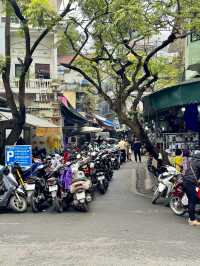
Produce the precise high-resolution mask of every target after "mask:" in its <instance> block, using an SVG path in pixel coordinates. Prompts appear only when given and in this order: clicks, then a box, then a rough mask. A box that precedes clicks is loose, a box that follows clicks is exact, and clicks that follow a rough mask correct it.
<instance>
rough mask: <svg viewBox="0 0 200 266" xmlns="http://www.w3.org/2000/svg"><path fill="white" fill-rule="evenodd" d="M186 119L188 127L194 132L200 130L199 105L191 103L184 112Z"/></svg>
mask: <svg viewBox="0 0 200 266" xmlns="http://www.w3.org/2000/svg"><path fill="white" fill-rule="evenodd" d="M184 121H185V125H186V128H187V129H188V130H192V131H194V132H198V131H199V123H198V106H197V104H196V103H192V104H189V105H188V106H187V107H186V109H185V112H184Z"/></svg>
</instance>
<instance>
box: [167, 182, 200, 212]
mask: <svg viewBox="0 0 200 266" xmlns="http://www.w3.org/2000/svg"><path fill="white" fill-rule="evenodd" d="M196 192H197V199H198V202H197V207H196V212H197V213H199V212H200V187H197V188H196ZM169 205H170V208H171V210H172V211H173V212H174V213H175V214H176V215H178V216H183V215H184V214H185V213H187V212H188V198H187V195H186V193H185V191H184V187H183V178H182V177H181V178H180V179H178V180H177V182H176V183H175V184H174V187H173V189H172V191H171V193H170V203H169Z"/></svg>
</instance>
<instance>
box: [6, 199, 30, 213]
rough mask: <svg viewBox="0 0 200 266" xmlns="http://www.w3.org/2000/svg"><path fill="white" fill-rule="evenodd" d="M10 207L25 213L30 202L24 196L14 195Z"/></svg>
mask: <svg viewBox="0 0 200 266" xmlns="http://www.w3.org/2000/svg"><path fill="white" fill-rule="evenodd" d="M9 207H10V208H11V209H12V210H13V211H14V212H18V213H23V212H26V211H27V207H28V204H27V201H26V199H25V198H24V197H22V196H20V195H18V197H17V196H16V195H14V196H12V197H11V198H10V202H9Z"/></svg>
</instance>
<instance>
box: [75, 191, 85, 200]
mask: <svg viewBox="0 0 200 266" xmlns="http://www.w3.org/2000/svg"><path fill="white" fill-rule="evenodd" d="M76 198H77V200H82V199H85V192H80V193H76Z"/></svg>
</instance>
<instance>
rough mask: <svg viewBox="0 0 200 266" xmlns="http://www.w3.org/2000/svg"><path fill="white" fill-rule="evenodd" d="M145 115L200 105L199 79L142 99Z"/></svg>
mask: <svg viewBox="0 0 200 266" xmlns="http://www.w3.org/2000/svg"><path fill="white" fill-rule="evenodd" d="M143 103H144V112H145V115H152V114H154V113H156V112H159V111H162V110H165V109H169V108H172V107H176V106H184V105H187V104H191V103H200V79H196V80H191V81H186V82H183V83H180V84H177V85H175V86H172V87H168V88H165V89H162V90H160V91H157V92H154V93H152V94H150V95H148V96H145V97H143Z"/></svg>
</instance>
